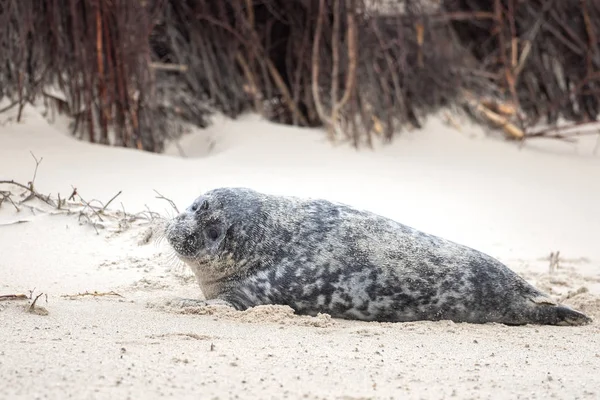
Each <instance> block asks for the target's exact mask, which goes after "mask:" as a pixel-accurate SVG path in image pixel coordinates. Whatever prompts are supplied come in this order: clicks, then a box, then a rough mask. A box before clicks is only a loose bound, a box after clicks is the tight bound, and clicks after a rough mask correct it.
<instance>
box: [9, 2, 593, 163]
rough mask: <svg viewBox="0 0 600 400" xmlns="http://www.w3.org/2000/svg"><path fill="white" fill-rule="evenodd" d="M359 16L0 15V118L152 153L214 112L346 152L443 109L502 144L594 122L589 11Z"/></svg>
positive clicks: (38, 10)
mask: <svg viewBox="0 0 600 400" xmlns="http://www.w3.org/2000/svg"><path fill="white" fill-rule="evenodd" d="M368 3H369V4H377V6H376V7H373V6H372V5H368V4H365V0H222V1H214V0H136V1H131V0H0V99H1V98H4V99H5V100H6V99H8V102H6V101H5V102H4V103H3V104H5V105H6V106H3V107H0V111H5V110H6V109H9V108H15V107H16V109H17V110H18V112H17V118H18V119H20V118H21V112H22V109H23V107H24V105H25V104H27V103H28V102H32V101H34V100H39V99H42V100H43V101H45V102H46V103H48V104H51V105H53V106H54V107H57V106H58V107H60V110H61V111H62V112H66V113H68V114H69V115H70V116H72V117H73V119H74V121H75V123H74V125H73V134H74V135H76V136H77V137H80V138H82V139H85V140H89V141H92V142H98V143H104V144H108V143H110V144H113V145H119V146H126V147H135V148H138V149H143V150H147V151H154V152H160V151H162V149H163V144H164V141H165V139H168V138H170V137H174V136H177V135H178V134H179V132H181V128H182V125H181V123H191V124H193V125H197V126H206V125H207V123H208V122H207V116H209V115H210V113H212V112H214V111H219V112H223V113H225V114H226V115H228V116H230V117H234V118H235V117H236V116H238V115H239V114H240V113H242V112H245V111H249V110H253V111H256V112H259V113H261V114H263V115H264V116H266V117H267V118H269V119H270V120H272V121H276V122H280V123H285V124H294V125H299V126H324V127H325V128H326V131H327V132H328V135H329V136H330V138H331V139H339V138H343V139H345V140H349V141H351V142H353V143H354V144H355V145H357V146H358V145H359V144H362V143H366V144H367V145H368V144H370V143H371V142H372V140H373V139H374V138H375V137H378V138H383V139H386V140H389V139H391V138H392V136H393V134H394V133H396V132H402V130H403V129H405V128H406V127H407V126H408V127H417V128H418V127H420V126H421V124H422V123H423V121H424V119H425V118H426V117H427V115H428V114H429V113H431V112H434V111H436V110H438V109H439V108H440V107H443V106H453V107H458V108H460V109H464V110H466V111H467V112H469V113H470V114H471V115H472V116H473V117H474V118H476V119H478V120H479V121H481V122H484V123H489V124H492V125H494V126H495V127H498V128H500V129H502V130H503V132H505V134H506V135H507V137H509V138H512V139H517V140H524V139H526V138H529V137H539V136H551V137H556V138H561V139H565V138H568V137H569V135H571V134H573V133H571V134H568V133H561V131H560V130H550V129H545V130H540V128H536V126H537V125H538V124H539V123H541V122H543V123H547V124H550V125H552V124H554V123H556V122H557V121H558V119H559V118H562V119H565V120H567V121H570V123H571V124H572V125H575V126H578V125H581V124H586V123H590V122H593V121H595V120H596V118H597V115H598V111H599V107H600V104H599V97H598V94H599V93H598V87H599V85H600V52H599V49H598V47H599V46H600V42H599V40H598V37H599V36H598V35H599V34H600V2H599V1H597V0H439V1H432V0H396V1H391V0H379V1H377V0H375V1H370V2H368ZM52 87H54V88H58V89H60V91H61V92H62V93H64V97H59V96H57V95H56V94H55V92H53V91H51V90H50V88H52ZM536 129H537V130H536ZM574 134H577V132H576V131H575V133H574Z"/></svg>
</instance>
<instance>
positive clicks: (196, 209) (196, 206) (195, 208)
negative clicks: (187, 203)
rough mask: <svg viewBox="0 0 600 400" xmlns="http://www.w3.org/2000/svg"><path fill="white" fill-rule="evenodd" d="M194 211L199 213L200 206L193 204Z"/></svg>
mask: <svg viewBox="0 0 600 400" xmlns="http://www.w3.org/2000/svg"><path fill="white" fill-rule="evenodd" d="M192 211H194V212H196V211H198V204H195V203H194V204H192Z"/></svg>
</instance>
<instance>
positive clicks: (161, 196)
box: [154, 190, 179, 214]
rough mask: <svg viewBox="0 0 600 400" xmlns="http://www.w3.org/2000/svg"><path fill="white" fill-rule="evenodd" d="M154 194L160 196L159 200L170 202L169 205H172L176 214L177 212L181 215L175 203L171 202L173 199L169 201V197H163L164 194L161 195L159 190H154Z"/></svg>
mask: <svg viewBox="0 0 600 400" xmlns="http://www.w3.org/2000/svg"><path fill="white" fill-rule="evenodd" d="M154 192H155V193H156V194H157V195H158V196H157V197H156V198H157V199H161V200H165V201H167V202H168V203H169V204H170V205H171V207H173V209H174V210H175V212H176V213H177V214H179V209H178V208H177V206H176V205H175V202H174V201H173V200H171V199H169V198H167V197H165V196H163V195H162V194H160V193H159V192H158V191H157V190H154Z"/></svg>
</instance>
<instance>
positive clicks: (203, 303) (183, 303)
mask: <svg viewBox="0 0 600 400" xmlns="http://www.w3.org/2000/svg"><path fill="white" fill-rule="evenodd" d="M168 305H170V306H173V307H177V308H189V307H207V306H226V307H231V308H234V307H233V305H232V304H231V303H229V302H228V301H225V300H221V299H210V300H199V299H189V298H184V297H175V298H173V299H171V300H170V301H169V304H168Z"/></svg>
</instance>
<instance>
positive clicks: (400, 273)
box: [166, 188, 591, 325]
mask: <svg viewBox="0 0 600 400" xmlns="http://www.w3.org/2000/svg"><path fill="white" fill-rule="evenodd" d="M166 236H167V239H168V241H169V243H170V244H171V246H172V247H173V249H174V250H175V251H176V253H177V254H178V256H179V257H180V258H181V259H182V260H184V261H185V262H186V263H187V264H188V265H189V266H190V267H191V268H192V270H193V272H194V273H195V275H196V277H197V279H198V282H199V284H200V286H201V289H202V291H203V293H204V295H205V297H206V298H207V299H209V300H211V299H213V300H218V301H220V302H221V303H225V304H229V305H231V306H232V307H235V308H236V309H238V310H244V309H247V308H249V307H253V306H257V305H261V304H281V305H288V306H290V307H291V308H293V309H294V310H295V311H296V312H297V313H298V314H307V315H316V314H318V313H327V314H330V315H331V316H332V317H337V318H346V319H358V320H364V321H390V322H394V321H416V320H453V321H455V322H470V323H486V322H498V323H505V324H511V325H519V324H527V323H532V324H552V325H581V324H585V323H588V322H590V321H591V320H590V318H588V317H587V316H585V315H583V314H582V313H580V312H577V311H575V310H572V309H571V308H568V307H566V306H563V305H559V304H556V303H555V302H554V301H553V300H552V299H550V298H549V297H548V296H547V295H545V294H544V293H542V292H540V291H538V290H537V289H536V288H534V287H533V286H531V285H530V284H528V283H527V282H526V281H525V280H523V279H522V278H521V277H519V276H518V275H517V274H516V273H514V272H513V271H511V270H510V269H509V268H507V267H506V266H505V265H503V264H502V263H500V262H499V261H497V260H496V259H494V258H492V257H490V256H488V255H486V254H483V253H481V252H479V251H477V250H474V249H472V248H469V247H466V246H463V245H460V244H457V243H453V242H451V241H448V240H445V239H443V238H440V237H437V236H433V235H429V234H426V233H423V232H420V231H418V230H416V229H413V228H411V227H409V226H406V225H403V224H401V223H398V222H396V221H393V220H390V219H388V218H384V217H382V216H379V215H376V214H374V213H371V212H367V211H362V210H357V209H355V208H352V207H350V206H348V205H344V204H339V203H333V202H330V201H326V200H320V199H316V200H313V199H301V198H296V197H287V196H273V195H267V194H263V193H259V192H256V191H254V190H251V189H246V188H219V189H214V190H212V191H209V192H207V193H205V194H204V195H202V196H200V197H198V198H197V199H196V200H195V201H194V202H193V204H192V205H191V206H190V207H188V208H187V209H186V210H185V211H184V212H182V213H181V214H180V215H179V216H177V217H176V218H174V219H173V220H172V221H171V222H170V223H169V225H168V226H167V229H166Z"/></svg>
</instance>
